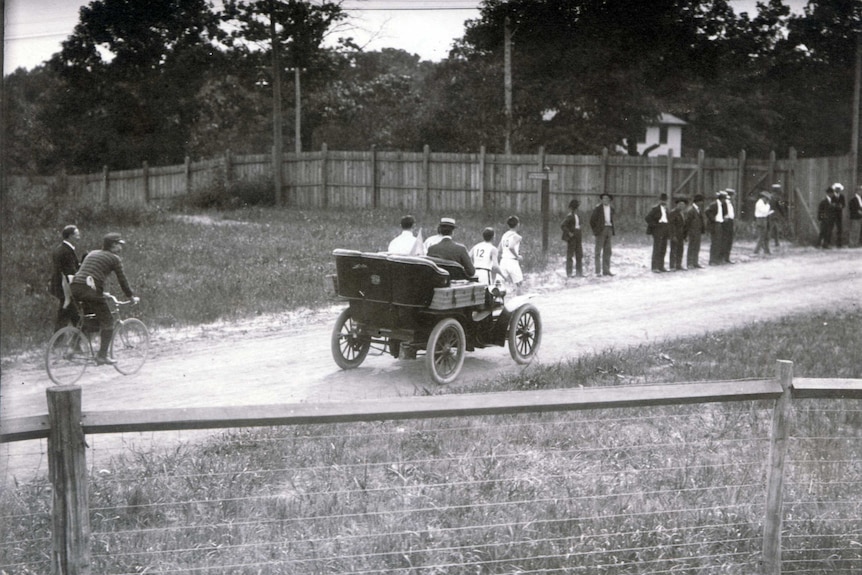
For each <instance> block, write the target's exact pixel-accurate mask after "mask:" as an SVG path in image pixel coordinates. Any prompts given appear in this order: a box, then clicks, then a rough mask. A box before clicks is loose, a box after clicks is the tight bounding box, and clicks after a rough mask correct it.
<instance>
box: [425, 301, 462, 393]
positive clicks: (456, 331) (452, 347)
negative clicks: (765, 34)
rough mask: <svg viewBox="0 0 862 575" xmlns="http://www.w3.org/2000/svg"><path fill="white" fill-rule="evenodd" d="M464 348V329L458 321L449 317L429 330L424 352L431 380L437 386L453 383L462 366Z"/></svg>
mask: <svg viewBox="0 0 862 575" xmlns="http://www.w3.org/2000/svg"><path fill="white" fill-rule="evenodd" d="M465 347H466V337H465V336H464V328H463V327H461V324H460V323H458V320H456V319H454V318H451V317H449V318H446V319H442V320H440V321H439V322H438V323H437V325H435V326H434V329H433V330H431V335H430V336H429V337H428V345H427V347H426V350H425V361H426V362H427V364H428V371H429V372H430V373H431V379H433V380H434V381H435V382H436V383H438V384H439V385H446V384H449V383H452V382H453V381H455V378H456V377H458V374H459V373H461V366H463V365H464V353H465V352H466V350H465Z"/></svg>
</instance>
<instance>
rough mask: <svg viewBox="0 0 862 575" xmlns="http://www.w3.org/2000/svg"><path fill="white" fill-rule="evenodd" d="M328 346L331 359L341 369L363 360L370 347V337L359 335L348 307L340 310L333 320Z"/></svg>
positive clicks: (359, 363) (348, 367) (356, 364)
mask: <svg viewBox="0 0 862 575" xmlns="http://www.w3.org/2000/svg"><path fill="white" fill-rule="evenodd" d="M330 348H331V350H332V359H334V360H335V363H336V364H338V367H340V368H341V369H353V368H355V367H359V366H360V365H361V364H362V362H363V361H365V357H366V356H367V355H368V350H369V348H371V338H368V337H362V336H360V335H359V329H358V326H357V325H356V322H354V321H353V316H352V315H351V314H350V308H347V309H345V310H344V311H342V312H341V313H340V314H339V316H338V319H337V320H335V327H334V328H333V329H332V338H331V340H330Z"/></svg>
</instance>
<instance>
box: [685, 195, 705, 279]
mask: <svg viewBox="0 0 862 575" xmlns="http://www.w3.org/2000/svg"><path fill="white" fill-rule="evenodd" d="M685 225H686V230H688V253H687V254H686V258H685V261H686V265H687V266H688V269H697V268H702V267H703V266H702V265H700V263H699V262H698V258H699V257H700V240H701V237H702V236H703V232H704V230H705V229H706V219H705V217H704V215H703V196H702V195H701V194H696V195H695V196H694V198H693V199H692V202H691V207H690V208H689V209H688V211H687V212H686V214H685Z"/></svg>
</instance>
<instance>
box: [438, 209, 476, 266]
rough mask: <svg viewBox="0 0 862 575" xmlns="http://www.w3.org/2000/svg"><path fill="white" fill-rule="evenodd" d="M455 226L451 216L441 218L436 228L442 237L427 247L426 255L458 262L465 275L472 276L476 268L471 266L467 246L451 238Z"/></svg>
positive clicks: (471, 261)
mask: <svg viewBox="0 0 862 575" xmlns="http://www.w3.org/2000/svg"><path fill="white" fill-rule="evenodd" d="M456 227H458V226H456V225H455V220H453V219H452V218H441V219H440V225H439V226H437V229H438V230H440V235H441V236H442V237H441V239H440V241H439V242H437V243H436V244H434V245H433V246H431V247H430V248H428V255H429V256H431V257H435V258H440V259H444V260H449V261H453V262H456V263H459V264H461V267H463V268H464V273H465V274H467V277H474V276H475V275H476V268H475V267H474V266H473V260H471V259H470V254H469V253H468V252H467V247H466V246H465V245H464V244H459V243H458V242H456V241H455V240H453V239H452V233H453V232H454V231H455V228H456Z"/></svg>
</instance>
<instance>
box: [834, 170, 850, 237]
mask: <svg viewBox="0 0 862 575" xmlns="http://www.w3.org/2000/svg"><path fill="white" fill-rule="evenodd" d="M832 192H833V194H834V197H833V198H832V209H833V210H835V216H834V217H835V232H836V237H835V247H836V248H841V247H844V208H845V207H846V206H847V202H846V200H845V199H844V194H843V192H844V186H843V185H842V184H839V183H838V182H835V183H834V184H832Z"/></svg>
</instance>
